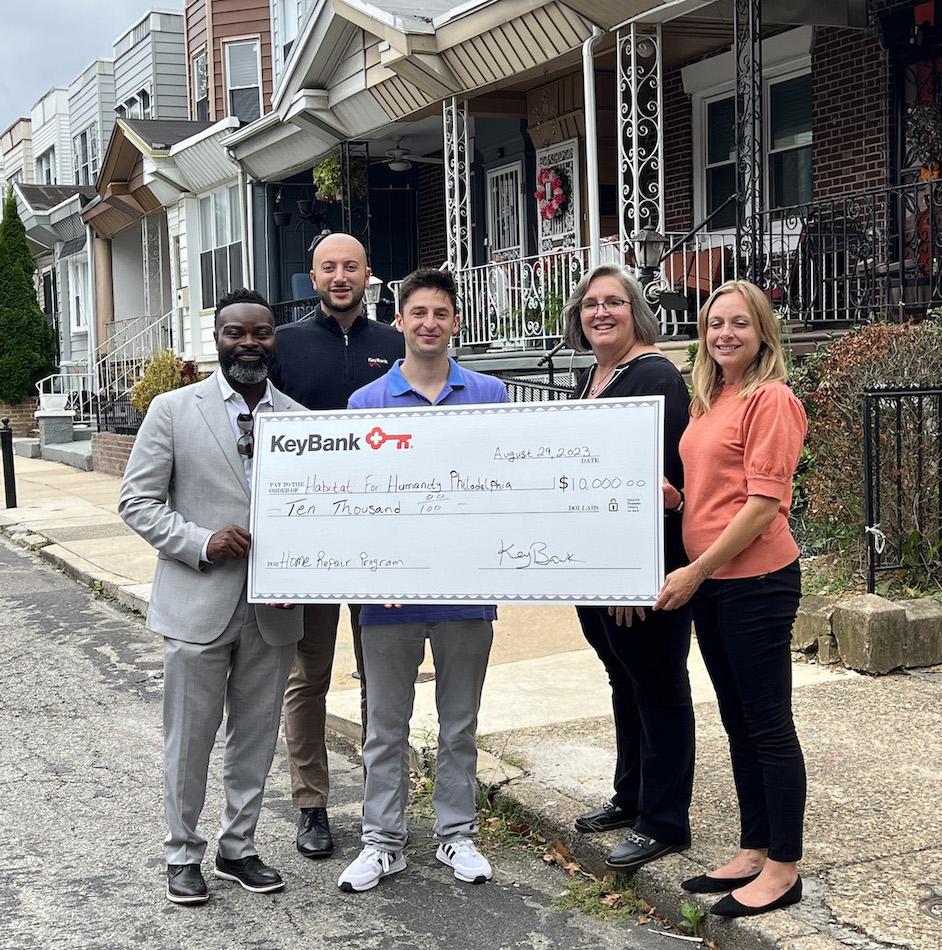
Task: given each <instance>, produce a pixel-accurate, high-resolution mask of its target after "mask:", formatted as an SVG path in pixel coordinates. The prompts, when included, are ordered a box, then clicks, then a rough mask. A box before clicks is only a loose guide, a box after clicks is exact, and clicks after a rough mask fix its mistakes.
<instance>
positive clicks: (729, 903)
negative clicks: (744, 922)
mask: <svg viewBox="0 0 942 950" xmlns="http://www.w3.org/2000/svg"><path fill="white" fill-rule="evenodd" d="M800 900H801V878H800V877H799V878H798V880H797V881H795V883H794V884H792V886H791V887H790V888H789V889H788V890H787V891H786V892H785V893H784V894H783V895H782V896H781V897H778V898H776V899H775V900H774V901H769V903H768V904H761V905H760V906H759V907H747V906H746V905H745V904H740V903H739V901H738V900H736V898H735V897H733V895H732V894H727V895H726V896H725V897H723V898H721V899H720V900H718V901H717V902H716V903H715V904H714V905H713V906H712V907H711V908H710V913H711V914H716V916H717V917H755V916H757V915H758V914H767V913H768V912H769V911H770V910H778V909H779V908H780V907H790V906H791V905H792V904H797V903H798V902H799V901H800Z"/></svg>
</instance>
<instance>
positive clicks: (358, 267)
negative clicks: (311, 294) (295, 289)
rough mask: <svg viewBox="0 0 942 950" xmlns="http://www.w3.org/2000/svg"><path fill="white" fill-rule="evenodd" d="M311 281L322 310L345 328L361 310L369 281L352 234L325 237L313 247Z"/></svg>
mask: <svg viewBox="0 0 942 950" xmlns="http://www.w3.org/2000/svg"><path fill="white" fill-rule="evenodd" d="M312 267H313V269H312V270H311V280H312V281H313V282H314V286H315V287H316V288H317V292H318V294H319V295H320V298H321V310H323V311H324V313H325V314H327V315H328V316H331V317H333V318H334V319H335V320H336V321H337V322H338V323H339V324H340V325H341V326H343V327H348V326H350V324H351V323H353V321H354V320H356V318H357V317H358V316H359V315H360V313H361V312H362V310H363V291H364V290H365V288H366V282H367V280H369V276H370V269H369V267H367V266H366V249H365V248H364V247H363V245H362V244H361V243H360V242H359V241H358V240H357V239H356V238H355V237H353V235H352V234H340V233H338V234H328V235H327V237H325V238H324V239H323V240H322V241H321V242H320V243H319V244H318V245H317V247H315V248H314V261H313V264H312Z"/></svg>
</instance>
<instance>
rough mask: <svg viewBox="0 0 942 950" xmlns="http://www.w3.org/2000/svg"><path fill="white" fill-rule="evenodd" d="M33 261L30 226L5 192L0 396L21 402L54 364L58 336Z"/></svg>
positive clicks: (0, 242)
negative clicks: (42, 299) (41, 301)
mask: <svg viewBox="0 0 942 950" xmlns="http://www.w3.org/2000/svg"><path fill="white" fill-rule="evenodd" d="M34 272H35V266H34V265H33V258H32V255H31V254H30V251H29V245H28V244H27V243H26V231H25V230H24V228H23V222H22V221H20V216H19V213H18V212H17V210H16V200H15V199H14V197H13V191H12V190H10V191H8V192H7V197H6V201H5V203H4V207H3V222H2V224H0V401H2V402H7V403H14V404H15V403H18V402H22V401H23V400H24V399H26V398H27V397H28V396H34V395H35V394H36V390H35V384H36V382H37V381H38V380H40V379H42V378H43V377H44V376H48V375H49V374H50V373H54V372H55V370H56V340H55V331H54V330H53V328H52V326H51V324H50V323H49V320H48V319H47V317H46V315H45V314H44V313H43V312H42V310H41V309H40V307H39V302H38V301H37V299H36V291H35V289H34V287H33V274H34Z"/></svg>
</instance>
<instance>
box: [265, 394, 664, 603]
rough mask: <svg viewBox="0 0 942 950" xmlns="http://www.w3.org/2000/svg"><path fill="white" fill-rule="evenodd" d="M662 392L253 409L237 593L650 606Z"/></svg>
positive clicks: (658, 552)
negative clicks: (246, 528) (393, 406)
mask: <svg viewBox="0 0 942 950" xmlns="http://www.w3.org/2000/svg"><path fill="white" fill-rule="evenodd" d="M663 412H664V400H663V397H660V396H653V397H643V398H632V399H598V400H591V401H586V402H555V403H531V404H502V405H487V406H456V407H449V406H446V407H434V408H432V407H429V408H415V409H399V410H389V409H383V410H373V409H366V410H354V411H339V412H329V413H328V412H305V413H270V414H263V415H260V416H259V417H258V418H257V420H256V430H255V462H254V479H253V482H254V483H253V491H252V514H251V526H250V530H251V532H252V549H251V560H250V564H249V600H251V601H253V602H267V601H277V602H294V603H309V602H327V603H330V602H333V603H337V602H341V601H347V602H352V603H367V602H370V601H380V602H385V603H389V602H397V603H408V602H416V601H421V602H426V603H439V604H469V603H470V604H487V603H514V602H548V603H562V604H606V603H627V602H630V603H634V604H637V605H646V604H652V603H653V602H654V600H655V598H656V595H657V592H658V591H659V590H660V588H661V584H662V582H663V579H664V544H663V529H664V524H663V521H664V519H663V501H662V493H661V468H662V455H663V452H662V441H663V420H662V416H663Z"/></svg>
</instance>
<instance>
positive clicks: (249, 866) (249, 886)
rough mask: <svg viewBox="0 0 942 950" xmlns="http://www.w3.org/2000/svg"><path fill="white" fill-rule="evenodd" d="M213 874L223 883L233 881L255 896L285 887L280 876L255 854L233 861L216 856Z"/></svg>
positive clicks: (219, 855)
mask: <svg viewBox="0 0 942 950" xmlns="http://www.w3.org/2000/svg"><path fill="white" fill-rule="evenodd" d="M213 873H214V874H215V875H216V877H221V878H222V879H223V880H224V881H235V882H236V883H237V884H241V885H242V886H243V887H244V888H245V889H246V890H247V891H252V892H253V893H255V894H268V893H269V892H270V891H280V890H281V889H282V888H283V887H284V886H285V882H284V881H283V880H282V879H281V875H280V874H279V873H278V872H277V871H276V870H275V869H274V868H270V867H269V866H268V865H267V864H264V863H263V862H262V859H261V858H259V856H258V855H257V854H250V855H249V856H248V857H247V858H236V859H235V860H233V861H230V860H228V859H227V858H224V857H223V856H222V855H221V854H217V855H216V866H215V867H214V868H213Z"/></svg>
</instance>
